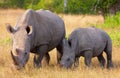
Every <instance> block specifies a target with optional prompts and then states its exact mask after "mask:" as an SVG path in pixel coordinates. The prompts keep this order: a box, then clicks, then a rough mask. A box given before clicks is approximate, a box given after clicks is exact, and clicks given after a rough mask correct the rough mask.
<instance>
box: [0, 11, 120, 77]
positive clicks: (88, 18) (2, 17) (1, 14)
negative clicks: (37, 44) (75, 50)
mask: <svg viewBox="0 0 120 78" xmlns="http://www.w3.org/2000/svg"><path fill="white" fill-rule="evenodd" d="M24 11H25V10H21V9H16V10H11V9H8V10H0V78H88V77H89V78H120V58H119V55H120V46H119V45H117V46H115V45H113V64H114V68H113V69H111V70H108V69H106V68H104V69H102V68H101V67H100V64H99V62H98V60H97V59H96V58H93V59H92V64H91V67H90V68H89V69H86V67H85V64H84V58H80V60H79V61H80V65H79V67H78V68H72V69H68V70H67V69H63V68H60V67H59V66H58V65H57V62H56V50H55V49H54V50H52V51H51V52H50V57H51V60H50V65H49V66H45V67H43V68H40V69H36V68H34V67H33V54H31V55H30V59H29V61H28V63H27V65H26V68H25V69H23V70H20V71H16V70H12V69H11V67H12V59H11V56H10V49H11V48H12V44H11V34H9V33H8V32H7V30H6V26H5V23H10V24H11V25H12V26H14V25H15V23H16V22H17V19H18V18H19V17H20V16H21V14H22V13H23V12H24ZM58 15H59V16H60V17H61V18H62V19H63V20H64V21H65V27H66V34H67V36H69V34H70V33H71V32H72V31H73V30H74V29H75V28H78V27H88V26H91V25H97V24H102V23H104V19H103V17H102V16H101V15H64V14H58ZM102 29H103V30H105V31H106V32H107V33H111V32H112V31H118V29H114V30H112V29H111V28H110V29H109V28H104V27H102ZM113 35H114V34H113ZM112 39H113V38H112ZM113 44H116V43H115V41H114V42H113ZM104 57H105V58H106V55H105V54H104Z"/></svg>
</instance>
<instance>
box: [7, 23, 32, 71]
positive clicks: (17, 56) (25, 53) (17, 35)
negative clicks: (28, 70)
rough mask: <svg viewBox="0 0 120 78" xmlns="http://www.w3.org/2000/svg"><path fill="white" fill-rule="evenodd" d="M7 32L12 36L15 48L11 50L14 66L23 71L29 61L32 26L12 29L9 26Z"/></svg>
mask: <svg viewBox="0 0 120 78" xmlns="http://www.w3.org/2000/svg"><path fill="white" fill-rule="evenodd" d="M7 30H8V32H10V33H11V34H12V43H13V47H12V50H11V56H12V59H13V62H14V65H15V67H17V69H21V68H23V67H24V66H25V64H26V63H27V61H28V59H29V53H30V36H31V33H32V26H25V27H24V26H21V27H17V28H12V27H11V26H10V25H9V24H7Z"/></svg>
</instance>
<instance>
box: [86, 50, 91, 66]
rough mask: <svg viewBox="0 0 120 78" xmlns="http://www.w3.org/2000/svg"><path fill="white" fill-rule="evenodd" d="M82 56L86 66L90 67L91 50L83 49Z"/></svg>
mask: <svg viewBox="0 0 120 78" xmlns="http://www.w3.org/2000/svg"><path fill="white" fill-rule="evenodd" d="M84 57H85V60H84V61H85V65H86V66H87V67H90V63H91V59H92V52H91V51H85V52H84Z"/></svg>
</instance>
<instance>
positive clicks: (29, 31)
mask: <svg viewBox="0 0 120 78" xmlns="http://www.w3.org/2000/svg"><path fill="white" fill-rule="evenodd" d="M26 31H27V33H28V35H30V34H32V32H33V28H32V26H27V28H26Z"/></svg>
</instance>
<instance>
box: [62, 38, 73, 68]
mask: <svg viewBox="0 0 120 78" xmlns="http://www.w3.org/2000/svg"><path fill="white" fill-rule="evenodd" d="M74 59H75V53H74V52H73V50H72V48H71V47H70V44H68V41H67V40H66V39H64V40H63V55H62V58H61V61H60V65H61V66H63V67H65V68H70V67H71V66H72V64H73V63H74Z"/></svg>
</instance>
